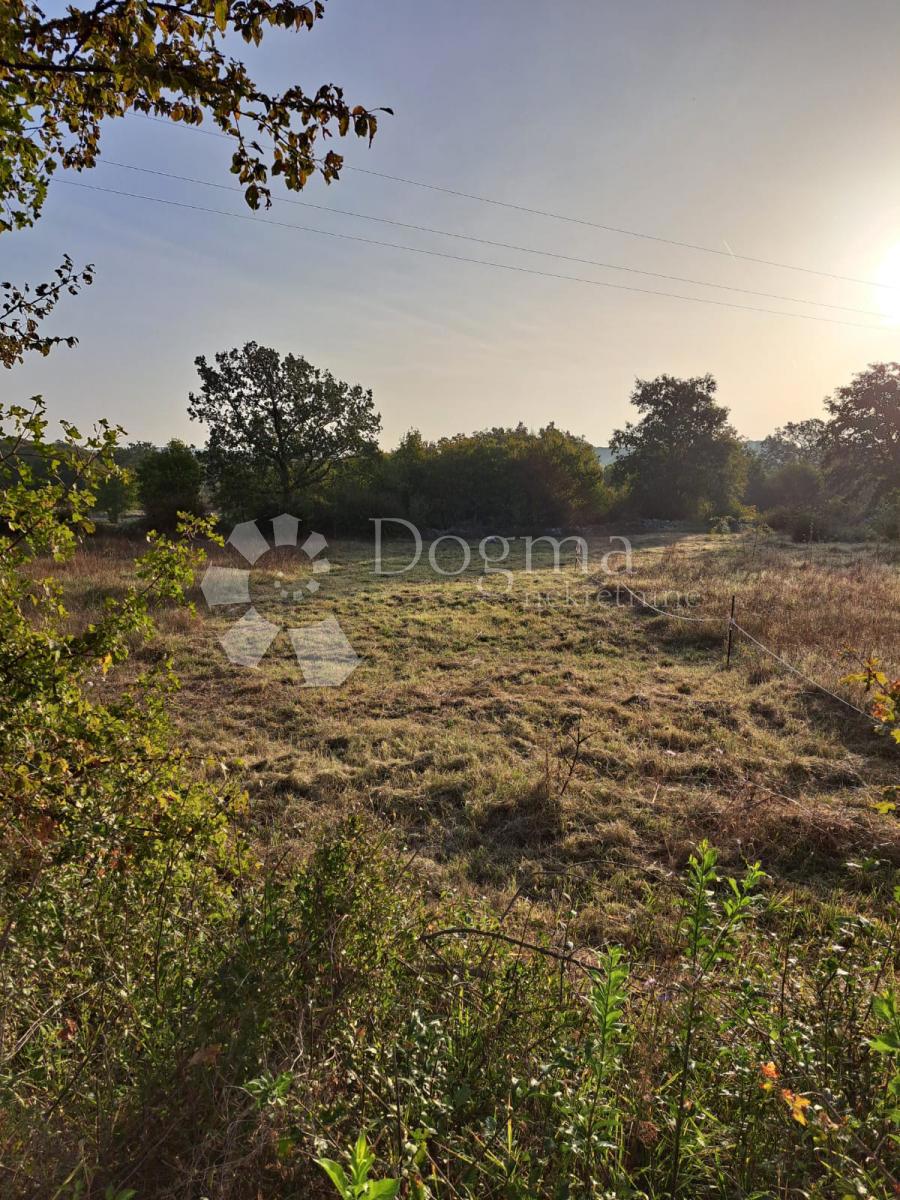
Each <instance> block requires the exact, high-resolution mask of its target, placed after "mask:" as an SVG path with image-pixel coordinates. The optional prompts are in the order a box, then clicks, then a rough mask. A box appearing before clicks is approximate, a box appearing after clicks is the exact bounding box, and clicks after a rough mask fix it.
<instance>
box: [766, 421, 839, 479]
mask: <svg viewBox="0 0 900 1200" xmlns="http://www.w3.org/2000/svg"><path fill="white" fill-rule="evenodd" d="M824 432H825V422H824V421H823V420H822V419H821V417H809V418H808V419H807V420H805V421H788V422H787V424H786V425H782V426H781V427H780V428H779V429H776V430H775V432H774V433H770V434H769V436H768V437H767V438H764V439H763V442H762V445H761V446H760V448H759V457H760V458H761V459H762V463H763V466H764V467H765V468H766V470H768V471H777V470H779V469H780V468H781V467H786V466H789V465H791V464H792V463H809V464H810V465H811V466H813V467H818V466H820V465H821V462H822V455H823V452H824V446H823V435H824Z"/></svg>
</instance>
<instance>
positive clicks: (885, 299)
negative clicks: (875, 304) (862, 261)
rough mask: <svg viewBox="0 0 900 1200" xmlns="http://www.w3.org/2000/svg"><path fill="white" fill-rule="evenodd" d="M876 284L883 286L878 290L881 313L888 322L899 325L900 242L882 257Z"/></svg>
mask: <svg viewBox="0 0 900 1200" xmlns="http://www.w3.org/2000/svg"><path fill="white" fill-rule="evenodd" d="M878 282H879V283H881V284H883V285H884V286H883V287H882V288H881V289H879V297H878V300H879V303H880V305H881V311H882V312H883V313H884V315H885V316H886V317H887V318H888V320H889V321H891V322H892V323H895V324H898V325H900V242H898V243H897V244H896V245H895V246H892V247H891V248H890V250H888V252H887V254H886V255H885V256H884V259H883V260H882V263H881V268H880V269H879V272H878ZM888 289H890V290H888Z"/></svg>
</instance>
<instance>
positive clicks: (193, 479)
mask: <svg viewBox="0 0 900 1200" xmlns="http://www.w3.org/2000/svg"><path fill="white" fill-rule="evenodd" d="M136 474H137V481H138V494H139V496H140V500H141V504H142V506H143V509H144V515H145V516H146V518H147V523H148V524H149V526H150V527H151V528H152V529H168V530H171V529H174V528H175V526H176V525H177V524H178V516H179V513H187V514H190V515H197V514H199V513H201V512H202V511H203V509H202V505H201V502H200V488H201V485H202V483H203V468H202V466H201V465H200V462H199V460H198V458H197V455H196V454H195V453H194V451H193V450H192V449H191V448H190V446H186V445H185V444H184V442H179V441H178V440H177V439H173V440H172V441H171V442H169V444H168V446H165V447H163V449H162V450H157V449H152V450H149V451H148V452H147V453H146V454H145V455H144V456H143V457H142V458H141V460H140V462H139V463H138V465H137V472H136Z"/></svg>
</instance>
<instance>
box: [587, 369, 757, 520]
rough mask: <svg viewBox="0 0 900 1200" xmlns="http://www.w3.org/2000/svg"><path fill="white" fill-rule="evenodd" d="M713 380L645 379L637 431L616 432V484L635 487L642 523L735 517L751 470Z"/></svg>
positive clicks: (633, 498) (635, 397) (639, 388)
mask: <svg viewBox="0 0 900 1200" xmlns="http://www.w3.org/2000/svg"><path fill="white" fill-rule="evenodd" d="M715 393H716V381H715V380H714V379H713V377H712V376H711V375H706V376H704V377H703V378H698V379H675V378H673V377H672V376H671V375H660V376H659V378H657V379H653V380H641V379H639V380H638V381H637V383H636V384H635V388H634V391H633V393H632V396H631V403H632V404H633V405H634V406H635V408H636V409H637V410H638V412H640V413H642V414H643V415H642V417H641V420H640V422H639V423H638V424H637V425H631V424H629V425H626V427H625V428H624V429H620V430H617V432H616V433H615V434H614V435H613V438H612V442H611V443H610V445H611V448H612V450H613V451H614V452H615V453H616V455H617V458H616V461H615V463H614V464H613V475H614V477H615V478H616V479H617V480H619V481H621V482H622V483H624V484H625V485H626V486H627V487H628V495H629V502H630V504H631V505H633V507H634V508H635V510H636V511H637V512H638V513H640V514H641V515H642V516H651V517H660V516H662V517H680V518H684V517H687V518H696V517H712V516H716V515H720V514H722V513H730V512H732V511H734V509H735V507H736V505H737V504H738V502H739V500H740V498H741V494H742V492H743V488H744V484H745V482H746V475H747V464H746V457H745V455H744V452H743V451H742V449H741V445H740V442H739V441H738V438H737V434H736V433H735V431H734V430H733V429H732V428H731V426H730V425H729V424H728V410H727V409H726V408H722V407H721V405H718V404H716V402H715V399H714V397H715Z"/></svg>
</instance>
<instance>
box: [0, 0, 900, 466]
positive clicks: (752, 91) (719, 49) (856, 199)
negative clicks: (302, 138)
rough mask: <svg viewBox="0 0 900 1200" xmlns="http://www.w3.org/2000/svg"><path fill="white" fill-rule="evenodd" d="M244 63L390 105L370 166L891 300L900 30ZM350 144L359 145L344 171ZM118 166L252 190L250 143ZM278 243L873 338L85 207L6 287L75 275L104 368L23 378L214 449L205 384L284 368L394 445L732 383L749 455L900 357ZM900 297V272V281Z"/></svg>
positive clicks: (698, 34)
mask: <svg viewBox="0 0 900 1200" xmlns="http://www.w3.org/2000/svg"><path fill="white" fill-rule="evenodd" d="M267 42H268V44H267V45H264V46H263V48H262V49H261V50H260V51H253V50H252V49H248V48H246V47H244V46H243V43H239V46H238V47H237V49H236V52H237V53H240V54H241V55H243V56H245V57H246V58H247V60H248V62H249V64H250V66H251V70H252V71H253V72H254V73H256V74H258V77H259V78H260V80H261V81H262V83H263V84H264V85H265V86H267V87H269V88H277V87H279V86H282V85H288V84H290V83H291V82H294V81H299V82H301V83H303V84H304V85H306V86H308V87H314V86H317V85H318V84H319V83H321V82H324V81H335V82H338V83H342V84H343V85H344V86H345V88H346V90H347V94H348V96H349V97H350V98H351V100H352V101H353V102H357V101H359V102H363V103H365V104H367V105H370V106H375V105H379V104H385V105H390V106H391V107H393V109H394V111H395V114H396V115H395V116H394V117H393V118H387V117H386V118H384V119H383V120H382V123H381V130H380V132H379V134H378V136H377V137H376V139H375V142H374V143H373V146H372V148H371V150H367V149H366V148H365V145H364V143H362V142H357V141H356V140H355V139H354V140H353V141H350V140H348V141H346V142H345V143H343V148H344V149H345V150H346V154H347V162H348V163H352V164H355V165H357V166H360V167H365V168H370V169H373V170H376V171H382V172H386V173H389V174H392V175H402V176H405V177H407V178H411V179H416V180H422V181H426V182H429V183H432V184H437V185H441V186H444V187H449V188H453V189H458V190H463V191H467V192H474V193H478V194H479V195H482V196H489V197H494V198H496V199H500V200H505V201H508V202H511V203H515V204H521V205H525V206H528V207H532V208H538V209H547V210H552V211H554V212H558V213H565V214H570V215H572V216H575V217H581V218H584V219H586V220H589V221H594V222H600V223H603V224H609V225H616V226H623V227H626V228H629V229H633V230H639V231H645V232H648V233H652V234H656V235H659V236H661V237H665V238H671V239H675V240H679V241H688V242H694V243H702V244H704V245H707V246H711V247H714V248H719V249H730V250H731V251H733V252H734V253H736V254H744V255H750V256H754V257H760V258H764V259H768V260H777V261H783V262H788V263H793V264H799V265H801V266H806V267H811V268H816V269H819V270H824V271H829V272H834V273H837V274H841V275H849V276H854V277H858V278H863V279H878V278H879V277H881V273H883V272H884V271H885V270H886V268H885V261H886V259H887V258H888V256H889V253H890V251H891V249H892V247H895V246H897V245H898V243H900V90H898V87H897V64H898V61H900V5H898V4H897V3H896V0H859V2H857V3H850V2H848V0H790V2H788V3H785V0H616V2H610V0H596V2H593V3H590V2H588V0H579V2H576V0H561V2H560V3H558V4H555V5H548V4H546V3H537V2H535V0H489V2H488V3H481V4H478V3H475V2H474V0H463V2H461V3H455V4H444V3H441V4H439V3H435V2H434V0H382V2H381V3H380V4H372V3H371V2H369V3H366V2H364V0H329V4H328V11H327V15H326V18H325V20H324V21H322V22H321V23H319V24H318V25H317V26H316V28H315V30H314V32H313V33H312V34H302V35H290V34H287V33H273V34H270V35H267ZM335 144H336V143H335ZM103 154H104V156H105V157H107V158H109V159H113V160H116V161H118V162H123V163H131V164H136V165H139V166H142V167H147V168H154V169H157V170H162V171H168V172H173V173H176V174H181V175H190V176H193V177H195V178H198V179H204V180H212V181H215V182H218V183H220V184H221V183H224V184H231V182H232V180H231V177H230V176H229V174H228V170H227V162H228V157H229V147H228V143H227V142H226V141H225V140H222V139H220V138H217V137H213V136H207V135H203V134H199V133H196V132H191V131H190V130H187V129H182V128H173V127H168V126H164V125H162V124H158V123H153V122H150V121H147V120H145V119H141V118H139V117H134V118H128V119H126V120H124V121H118V122H113V123H109V124H107V125H106V126H105V128H104V137H103ZM71 177H72V178H77V179H79V180H81V181H83V182H85V183H91V184H95V185H97V186H101V187H110V188H117V189H120V190H125V191H130V192H140V193H144V194H146V195H152V196H159V197H167V198H170V199H175V200H178V201H182V202H185V203H190V204H197V205H204V206H207V207H212V208H218V209H227V210H230V211H233V212H236V213H248V212H249V210H248V209H246V207H245V206H243V202H242V200H241V198H240V196H239V195H238V194H229V192H227V191H217V190H214V189H210V188H206V187H200V186H195V185H190V184H186V183H181V182H178V181H174V180H168V179H163V178H159V177H156V176H152V175H142V174H139V173H137V172H134V171H129V170H123V169H119V168H115V167H113V166H111V165H101V166H99V167H98V168H97V169H96V170H95V171H93V172H89V173H85V174H83V175H81V176H74V175H73V176H71ZM291 195H292V196H294V198H295V199H300V200H304V201H310V202H313V203H317V204H325V205H331V206H337V207H341V208H351V209H354V210H355V211H357V212H363V213H367V214H369V215H371V216H377V217H383V218H390V219H393V220H399V221H406V222H412V223H415V224H419V225H429V226H432V227H434V226H436V227H438V228H440V229H443V230H451V231H455V232H458V233H463V234H467V235H470V236H474V237H480V238H489V239H494V240H500V241H505V242H513V243H516V244H517V245H527V246H530V247H534V248H537V249H541V250H546V251H552V252H554V253H556V254H565V255H572V256H575V257H582V258H589V259H594V260H598V259H599V260H603V261H605V262H609V263H615V264H618V265H621V266H628V267H632V268H639V269H641V270H646V271H656V272H662V273H668V274H673V275H680V276H689V277H691V278H692V279H697V280H704V281H708V282H711V283H719V284H728V285H730V286H733V287H740V288H748V289H754V290H757V291H762V292H771V293H780V294H782V295H784V296H789V297H797V298H800V299H808V300H815V301H818V302H820V303H821V302H825V303H828V304H837V305H845V306H848V307H850V308H860V309H866V310H873V311H875V312H879V311H881V309H882V307H886V308H887V309H888V310H890V309H891V307H892V305H893V311H894V312H895V314H897V315H900V299H898V296H900V292H898V293H893V294H892V293H889V292H885V291H883V290H879V289H877V288H872V287H867V286H862V285H857V284H851V283H845V282H839V281H837V280H833V279H825V278H821V277H818V276H816V275H810V274H802V273H799V272H794V271H787V270H777V269H774V268H769V267H763V266H758V265H755V264H751V263H747V262H743V261H740V260H736V259H732V258H730V257H726V256H716V255H711V254H703V253H698V252H696V251H688V250H683V249H678V248H675V247H671V246H666V245H663V244H660V243H658V242H653V241H647V240H637V239H633V238H628V237H624V236H621V235H618V234H613V233H607V232H603V231H601V230H598V229H595V228H589V227H586V226H579V225H575V224H569V223H564V222H560V221H554V220H549V219H546V218H543V217H538V216H532V215H528V214H524V213H516V212H513V211H510V210H508V209H502V208H497V207H492V206H490V205H486V204H481V203H476V202H474V201H471V200H465V199H460V198H455V197H451V196H447V195H443V194H441V193H438V192H434V191H428V190H424V189H420V188H415V187H410V186H405V185H403V184H399V183H394V182H390V181H387V180H383V179H378V178H375V177H373V176H370V175H365V174H359V173H354V172H351V171H347V172H346V173H345V174H344V176H343V178H342V179H341V180H340V182H339V183H337V184H333V185H332V186H331V187H327V186H326V185H325V184H323V183H321V182H319V181H316V182H315V183H313V184H311V185H310V186H309V187H308V188H307V189H306V191H305V192H304V193H302V194H300V195H299V196H298V195H296V194H293V193H292V194H291ZM264 215H267V216H268V217H269V218H270V219H273V220H277V221H283V222H288V223H291V224H306V225H311V226H315V227H318V228H320V229H327V230H333V231H335V232H341V233H347V234H353V235H357V236H362V237H369V238H375V239H381V240H386V241H393V242H402V243H404V244H407V245H410V246H417V247H421V248H425V249H433V250H438V251H442V252H444V253H450V254H457V255H463V256H467V257H473V258H483V259H491V260H493V261H496V262H503V263H507V264H511V265H514V266H522V267H528V268H530V269H532V270H546V271H550V272H555V273H558V274H565V275H578V276H582V277H585V278H589V279H595V280H598V281H606V282H615V283H618V284H623V283H624V284H629V285H633V286H636V287H646V288H650V289H658V290H665V291H674V292H681V293H682V294H684V295H691V296H704V297H709V298H714V299H717V300H724V301H732V302H733V303H735V304H746V305H757V306H763V307H770V308H775V309H780V310H783V311H792V312H806V313H810V314H815V315H819V316H829V317H832V318H836V319H838V320H846V321H848V322H859V323H862V324H868V325H872V326H873V328H871V329H860V328H853V327H848V326H845V325H841V324H830V323H818V322H814V321H806V320H798V319H794V318H789V317H786V316H770V315H766V314H763V313H755V312H744V311H738V310H732V309H728V308H719V307H713V306H709V305H705V304H696V303H688V302H685V301H679V300H672V299H666V298H663V297H658V296H649V295H643V294H633V293H629V292H627V291H616V290H612V289H607V288H604V287H596V286H590V285H587V284H584V283H577V282H567V281H563V280H559V279H548V278H542V277H540V276H537V275H529V274H524V273H517V272H513V271H504V270H496V269H492V268H489V267H485V266H477V265H471V264H468V263H461V262H455V261H449V260H444V259H441V258H435V257H426V256H424V255H418V254H412V253H409V252H407V251H404V250H397V249H388V248H385V247H382V246H373V245H366V244H362V243H358V242H353V241H342V240H339V239H335V238H330V237H323V236H320V235H316V234H313V233H305V232H299V231H295V230H289V229H282V228H273V227H267V226H265V225H263V224H260V225H259V226H258V227H255V228H254V226H253V224H251V223H250V222H249V221H239V220H234V219H232V218H230V217H225V216H216V215H211V214H208V213H202V212H196V211H190V210H188V209H180V208H172V207H166V206H164V205H159V204H154V203H151V202H148V201H144V200H136V199H126V198H122V197H119V196H113V195H107V194H104V193H101V192H93V191H86V190H81V189H76V188H70V187H64V186H56V185H54V186H53V187H52V188H51V196H50V199H49V201H48V204H47V206H46V210H45V215H44V217H43V218H42V220H41V221H40V222H39V224H38V226H37V227H36V228H35V229H33V230H29V231H25V232H21V233H16V234H8V235H4V236H3V238H2V241H0V271H2V275H3V277H4V278H8V277H12V278H17V279H31V280H38V279H41V278H45V277H47V275H48V273H49V268H50V267H51V266H52V265H54V264H55V263H56V262H57V261H58V260H59V259H60V257H61V256H62V254H63V252H65V251H68V252H69V253H70V254H71V255H72V256H73V257H74V258H75V260H76V262H86V261H90V262H93V263H95V264H96V267H97V280H96V282H95V284H94V286H93V287H91V288H90V289H89V290H87V291H86V292H85V293H83V294H82V296H81V297H79V298H78V299H77V300H69V301H67V302H66V304H65V305H64V306H63V307H61V308H60V309H59V310H58V314H57V316H56V317H55V318H54V322H53V324H54V330H55V331H58V332H61V333H69V332H74V333H77V335H78V336H79V338H80V345H79V347H78V348H77V349H76V350H74V351H69V350H66V349H60V350H57V351H56V352H55V353H54V354H53V355H52V356H51V357H50V358H49V359H48V360H44V361H39V362H36V363H33V364H30V365H29V366H28V367H26V368H22V369H18V370H17V371H15V372H13V373H11V374H9V375H7V376H6V378H4V379H3V393H4V398H5V399H7V400H12V399H21V398H24V397H26V396H28V395H29V394H31V393H33V392H43V393H44V395H45V397H46V399H47V401H48V405H49V407H50V411H51V414H54V415H64V416H67V417H69V418H70V419H74V420H77V421H79V422H84V423H87V422H89V421H91V420H93V419H95V418H97V417H100V416H107V417H109V418H111V419H113V420H115V421H118V422H120V423H121V424H123V425H124V426H125V427H126V428H127V430H128V432H129V434H130V435H131V436H132V437H135V438H147V439H152V440H154V441H156V442H163V441H166V440H168V439H169V438H170V437H173V436H180V437H186V438H187V439H188V440H191V441H194V442H196V443H202V441H203V440H204V434H203V431H202V429H200V428H199V427H198V426H196V425H194V424H192V423H191V422H190V421H189V420H188V418H187V415H186V411H185V408H186V400H187V393H188V392H189V390H190V389H191V388H192V387H193V386H195V380H196V373H195V370H194V367H193V359H194V357H195V356H196V355H197V354H201V353H202V354H207V355H211V354H213V353H214V352H215V351H216V350H219V349H225V348H228V347H231V346H233V345H235V344H239V343H242V342H244V341H248V340H251V339H255V340H257V341H259V342H262V343H264V344H268V345H273V346H276V347H278V348H279V349H280V350H282V351H285V352H286V351H294V352H296V353H300V354H303V355H304V356H306V357H307V358H308V359H310V361H312V362H313V363H315V364H317V365H321V366H325V367H328V368H329V369H330V370H332V371H333V372H334V373H335V374H336V375H338V376H339V377H342V378H345V379H348V380H350V381H352V382H359V383H362V384H364V385H365V386H367V387H371V388H372V389H373V391H374V394H375V400H376V404H377V407H378V408H379V410H380V412H381V413H382V415H383V420H384V434H383V439H382V440H383V444H385V445H386V446H389V445H393V444H395V443H396V441H397V440H398V438H399V437H400V435H401V434H402V433H403V431H404V430H406V429H408V428H409V427H411V426H416V427H418V428H420V429H421V430H422V432H423V433H424V434H425V435H426V436H429V437H435V436H439V435H442V434H450V433H455V432H458V431H467V432H468V431H471V430H473V429H478V428H484V427H486V426H489V425H498V424H512V423H515V422H517V421H519V420H522V421H525V422H526V423H527V424H528V425H530V426H538V425H541V424H545V423H546V422H548V421H551V420H552V421H555V422H556V423H557V424H558V425H561V426H563V427H564V428H568V429H571V430H572V431H573V432H576V433H579V434H583V435H584V436H586V437H588V438H589V439H590V440H591V441H592V442H594V443H604V442H606V441H607V440H608V438H609V435H610V433H611V431H612V430H613V429H614V428H615V427H616V426H619V425H621V424H622V423H623V421H624V420H625V419H626V418H627V416H628V415H629V405H628V395H629V392H630V390H631V387H632V384H633V380H634V378H635V376H641V377H647V376H653V375H656V374H659V373H661V372H664V371H665V372H670V373H673V374H677V375H694V374H703V373H705V372H707V371H709V372H712V373H713V374H714V375H715V377H716V378H717V380H718V382H719V397H720V399H721V401H722V402H723V403H725V404H726V405H728V406H729V407H730V409H731V413H732V419H733V421H734V423H735V425H736V426H737V428H738V430H739V431H740V432H741V433H743V434H745V435H747V436H748V437H761V436H764V435H765V434H766V433H767V432H769V431H770V430H771V429H772V428H773V427H774V426H776V425H778V424H782V423H783V422H785V421H786V420H790V419H800V418H803V417H808V416H813V415H818V414H819V413H820V412H821V407H822V398H823V396H824V395H825V394H826V393H827V392H829V391H831V390H832V389H833V388H834V387H835V386H837V385H839V384H841V383H843V382H845V381H847V380H848V379H849V378H850V376H851V375H852V374H853V373H854V372H855V371H858V370H860V369H862V368H863V367H865V366H866V364H868V363H869V362H872V361H876V360H883V359H887V358H889V359H896V358H898V357H900V328H898V325H897V323H896V322H895V323H894V325H893V326H891V324H890V323H889V322H888V321H886V320H884V319H882V318H880V317H878V316H875V317H872V316H863V315H857V314H854V313H841V312H836V311H831V310H829V309H826V308H817V307H810V306H807V305H800V304H795V303H791V302H788V301H779V300H766V299H760V298H756V297H753V296H747V295H742V294H740V293H737V292H734V293H732V292H724V291H716V290H714V289H709V288H704V287H699V286H692V285H689V284H677V283H666V282H665V281H662V280H654V279H653V278H648V277H644V276H640V275H634V276H629V275H626V274H624V273H620V272H616V271H611V270H604V269H601V268H598V267H592V266H585V265H579V264H576V263H567V262H562V261H560V260H559V259H554V258H544V257H538V256H535V255H530V254H523V253H518V252H515V251H510V250H502V249H493V248H491V247H486V246H479V245H475V244H473V243H470V242H466V241H461V240H457V239H449V238H445V237H440V236H437V235H433V234H426V233H420V232H416V231H412V230H405V229H397V228H392V227H391V226H386V225H379V224H375V223H373V222H370V221H365V220H361V219H356V218H350V217H346V216H340V215H336V214H333V213H326V212H316V211H314V210H309V209H305V208H302V207H295V206H292V205H290V204H281V203H279V204H276V205H274V206H273V208H272V209H271V210H270V211H269V213H268V214H264ZM894 278H895V281H896V283H897V284H898V285H900V255H897V256H896V257H895V259H894Z"/></svg>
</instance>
